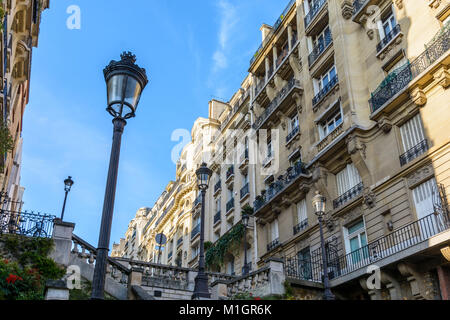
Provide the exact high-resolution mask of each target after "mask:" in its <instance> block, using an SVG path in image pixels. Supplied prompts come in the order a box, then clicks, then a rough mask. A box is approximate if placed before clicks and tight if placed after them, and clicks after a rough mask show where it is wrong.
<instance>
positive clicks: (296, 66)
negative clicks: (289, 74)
mask: <svg viewBox="0 0 450 320" xmlns="http://www.w3.org/2000/svg"><path fill="white" fill-rule="evenodd" d="M289 64H290V65H291V68H292V70H293V71H294V78H295V79H297V80H301V79H302V76H301V71H302V64H301V62H300V60H299V59H298V57H296V56H295V55H294V54H291V55H290V56H289Z"/></svg>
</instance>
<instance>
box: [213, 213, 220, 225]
mask: <svg viewBox="0 0 450 320" xmlns="http://www.w3.org/2000/svg"><path fill="white" fill-rule="evenodd" d="M221 214H222V213H221V212H220V211H218V212H217V213H216V214H215V215H214V225H216V223H218V222H220V221H221V220H222V216H221Z"/></svg>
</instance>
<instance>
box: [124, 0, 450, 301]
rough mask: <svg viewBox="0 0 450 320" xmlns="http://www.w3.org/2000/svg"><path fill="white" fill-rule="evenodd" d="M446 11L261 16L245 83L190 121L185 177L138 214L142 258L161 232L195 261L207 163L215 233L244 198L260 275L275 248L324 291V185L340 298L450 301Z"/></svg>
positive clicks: (386, 0)
mask: <svg viewBox="0 0 450 320" xmlns="http://www.w3.org/2000/svg"><path fill="white" fill-rule="evenodd" d="M449 16H450V3H449V2H448V1H444V0H442V1H432V0H430V1H426V0H423V1H401V0H395V1H392V0H354V1H350V0H328V1H327V0H315V1H314V0H304V1H303V0H297V1H295V0H292V1H290V2H289V3H288V5H287V7H286V9H285V10H284V11H283V12H282V14H281V15H280V17H279V19H278V20H277V21H276V22H275V24H274V25H273V26H270V25H267V24H264V25H262V27H261V32H262V43H261V46H260V47H259V49H258V50H257V51H256V53H255V54H254V56H253V57H252V59H251V61H250V67H249V74H248V76H247V77H246V78H245V79H244V81H243V82H242V85H241V88H240V89H239V90H238V91H237V92H236V93H235V95H234V96H233V97H232V98H231V99H230V101H228V102H221V101H217V100H212V101H210V103H209V118H208V119H202V118H199V119H198V120H197V121H196V123H195V124H194V127H193V129H192V142H191V143H190V144H189V145H187V146H186V147H185V148H184V149H183V151H182V153H181V158H180V160H179V163H178V164H177V170H176V180H175V181H174V182H171V183H169V185H168V186H167V187H166V190H165V191H164V193H163V194H162V195H161V197H160V198H159V199H158V201H157V203H156V204H155V206H154V207H153V208H152V209H151V210H148V214H147V216H146V217H144V218H143V220H145V221H147V222H146V225H145V227H144V229H143V231H142V232H141V234H142V241H141V243H140V244H139V245H138V246H139V248H138V249H136V250H137V252H138V255H139V254H141V255H140V257H141V258H142V259H145V260H146V261H154V262H155V261H156V260H155V253H156V250H155V243H154V238H155V235H156V234H157V233H161V232H163V233H164V234H165V235H166V236H167V239H168V243H167V245H166V246H165V249H164V251H163V252H162V255H161V258H162V259H161V263H164V264H178V265H180V266H189V267H194V266H195V264H196V261H197V254H198V238H199V237H198V225H199V219H198V216H199V208H200V206H199V204H200V201H199V198H198V192H197V191H196V183H195V169H196V168H197V167H198V166H199V165H200V163H201V162H203V161H205V162H206V163H207V164H208V166H209V167H210V168H211V169H212V170H213V172H214V173H213V176H212V178H211V182H210V186H209V189H208V192H207V196H206V202H205V206H206V220H205V224H206V228H205V230H206V234H205V237H206V240H207V241H211V242H212V243H217V242H218V241H220V239H223V238H224V237H225V236H226V234H227V233H228V232H230V230H231V228H232V227H233V226H234V225H237V224H239V223H240V220H241V215H240V212H241V209H242V208H243V206H244V205H245V204H247V203H248V204H250V205H251V206H252V207H253V209H254V215H253V216H252V218H251V219H250V227H249V229H248V232H247V238H246V241H247V247H248V248H249V250H248V261H249V262H251V269H252V270H256V269H259V268H262V267H264V266H265V263H266V261H267V259H269V258H281V259H282V260H283V261H284V268H285V272H286V280H287V281H288V282H290V283H291V285H293V286H294V287H296V289H297V290H300V291H301V290H308V288H317V287H318V286H319V287H320V285H321V282H322V277H323V273H324V270H323V266H322V263H321V251H320V237H319V227H318V220H317V217H316V215H315V214H314V211H313V208H312V204H311V202H312V198H313V197H314V195H315V193H316V191H319V192H320V193H321V194H322V195H324V196H325V197H326V199H327V203H326V209H327V210H326V217H325V222H326V223H325V226H324V233H325V242H326V248H327V256H328V260H329V268H328V270H327V271H328V274H329V276H330V278H331V286H332V291H333V292H334V293H335V294H336V296H337V297H338V298H340V299H369V298H370V299H448V297H449V292H450V288H449V287H448V278H449V273H450V270H449V265H448V263H449V262H448V261H449V254H448V251H449V250H450V249H449V244H450V220H449V216H448V215H449V212H448V202H447V199H448V196H449V191H448V190H449V184H450V181H449V169H450V168H449V163H450V161H449V160H450V154H449V148H450V144H449V143H450V135H449V134H448V130H447V129H446V128H448V127H449V125H450V113H449V111H448V107H449V101H450V93H449V91H448V87H449V85H450V73H449V64H450V51H449V39H450V25H449ZM241 242H242V243H243V241H241ZM116 247H117V250H116V251H117V252H116V254H117V255H118V256H124V255H127V254H126V252H125V251H121V250H119V249H118V248H119V247H120V244H119V245H116ZM243 255H244V253H243V245H242V244H241V245H239V246H235V247H234V248H233V249H232V250H231V249H230V250H229V252H227V253H226V254H225V255H224V259H223V261H222V264H221V266H220V267H219V270H214V271H221V272H227V273H236V274H239V273H240V272H241V268H242V266H243ZM371 276H373V278H370V277H371ZM368 279H369V280H368ZM372 280H373V281H374V282H373V283H375V285H373V283H372V282H370V281H372Z"/></svg>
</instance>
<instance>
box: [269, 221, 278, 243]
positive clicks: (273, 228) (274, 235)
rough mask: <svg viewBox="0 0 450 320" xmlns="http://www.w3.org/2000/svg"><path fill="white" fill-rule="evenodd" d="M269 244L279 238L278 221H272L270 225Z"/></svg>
mask: <svg viewBox="0 0 450 320" xmlns="http://www.w3.org/2000/svg"><path fill="white" fill-rule="evenodd" d="M269 232H270V242H273V241H275V240H276V239H279V238H280V234H279V229H278V219H275V220H273V221H272V222H271V223H270V230H269Z"/></svg>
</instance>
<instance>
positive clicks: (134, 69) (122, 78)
mask: <svg viewBox="0 0 450 320" xmlns="http://www.w3.org/2000/svg"><path fill="white" fill-rule="evenodd" d="M120 57H121V60H120V61H114V60H113V61H111V62H110V64H109V65H108V66H107V67H106V68H105V69H104V70H103V74H104V76H105V81H106V86H107V96H108V107H107V108H106V110H107V111H108V112H109V113H110V114H111V115H112V116H113V117H114V119H113V121H112V122H113V124H114V134H113V143H112V148H111V158H110V162H109V171H108V178H107V182H106V191H105V199H104V202H103V213H102V222H101V226H100V235H99V239H98V248H97V257H96V262H95V269H94V279H93V281H92V295H91V299H96V300H103V299H104V287H105V277H106V266H107V259H108V251H109V240H110V234H111V224H112V218H113V212H114V200H115V195H116V185H117V173H118V169H119V157H120V145H121V142H122V134H123V130H124V128H125V125H126V124H127V122H126V119H130V118H133V117H134V116H135V113H136V108H137V106H138V104H139V99H140V97H141V93H142V91H143V90H144V88H145V86H146V85H147V83H148V79H147V75H146V72H145V69H142V68H140V67H139V66H138V65H136V63H135V62H136V56H135V55H133V54H132V53H131V52H124V53H122V55H121V56H120Z"/></svg>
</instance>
